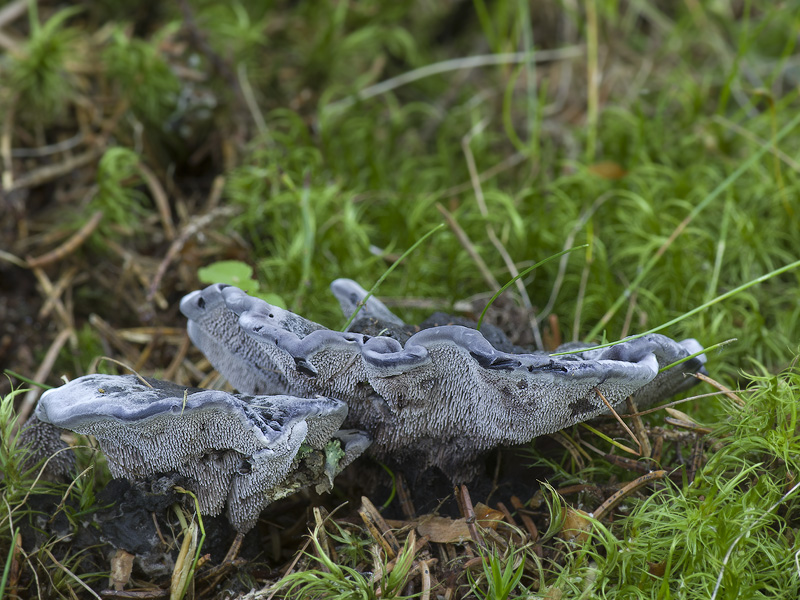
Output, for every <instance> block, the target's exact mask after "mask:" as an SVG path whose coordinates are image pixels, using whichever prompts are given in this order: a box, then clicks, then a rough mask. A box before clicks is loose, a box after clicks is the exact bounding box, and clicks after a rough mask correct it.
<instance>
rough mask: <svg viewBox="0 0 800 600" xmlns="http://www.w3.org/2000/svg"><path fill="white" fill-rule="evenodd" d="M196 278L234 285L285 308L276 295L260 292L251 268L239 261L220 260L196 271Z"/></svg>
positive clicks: (259, 285) (282, 301)
mask: <svg viewBox="0 0 800 600" xmlns="http://www.w3.org/2000/svg"><path fill="white" fill-rule="evenodd" d="M197 278H198V279H199V280H200V281H201V282H203V283H224V284H227V285H234V286H236V287H238V288H241V289H243V290H244V291H246V292H247V293H248V294H250V295H251V296H255V297H256V298H261V299H262V300H264V301H265V302H269V303H270V304H272V305H273V306H277V307H279V308H286V302H285V301H284V299H283V298H282V297H280V296H279V295H278V294H272V293H269V292H262V291H261V284H260V283H259V282H258V280H256V279H254V278H253V267H251V266H250V265H248V264H246V263H243V262H242V261H240V260H221V261H218V262H215V263H211V264H210V265H208V266H207V267H202V268H201V269H198V271H197Z"/></svg>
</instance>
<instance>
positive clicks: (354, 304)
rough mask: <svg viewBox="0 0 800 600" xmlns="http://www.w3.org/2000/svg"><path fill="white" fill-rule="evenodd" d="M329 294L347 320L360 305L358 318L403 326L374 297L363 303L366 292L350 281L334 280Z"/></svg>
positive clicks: (400, 321)
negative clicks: (332, 296)
mask: <svg viewBox="0 0 800 600" xmlns="http://www.w3.org/2000/svg"><path fill="white" fill-rule="evenodd" d="M331 292H333V295H334V296H336V299H337V300H338V301H339V306H341V307H342V313H344V316H345V317H348V318H349V317H350V315H352V314H353V313H354V312H355V311H356V309H357V308H358V306H359V305H361V310H360V311H359V312H358V316H359V317H360V318H373V319H377V320H379V321H383V322H385V323H389V324H392V325H405V323H404V322H403V320H402V319H401V318H400V317H398V316H397V315H395V314H394V313H393V312H392V311H390V310H389V309H388V308H386V305H385V304H384V303H383V302H381V301H380V300H378V299H377V298H376V297H375V296H370V297H369V298H367V301H366V302H364V298H366V297H367V293H368V292H367V290H365V289H364V288H362V287H361V286H360V285H358V284H357V283H356V282H355V281H353V280H352V279H334V280H333V282H332V283H331ZM351 326H352V323H351Z"/></svg>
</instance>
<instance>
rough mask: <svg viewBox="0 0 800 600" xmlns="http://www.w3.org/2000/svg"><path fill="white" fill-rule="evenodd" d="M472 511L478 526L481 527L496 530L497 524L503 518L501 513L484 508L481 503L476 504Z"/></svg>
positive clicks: (487, 507)
mask: <svg viewBox="0 0 800 600" xmlns="http://www.w3.org/2000/svg"><path fill="white" fill-rule="evenodd" d="M474 510H475V517H476V519H477V521H478V525H480V526H481V527H490V528H491V529H497V522H498V521H502V520H503V519H504V518H505V515H504V514H503V512H502V511H500V510H497V509H494V508H491V507H489V506H486V505H485V504H484V503H483V502H478V503H477V504H476V505H475V508H474Z"/></svg>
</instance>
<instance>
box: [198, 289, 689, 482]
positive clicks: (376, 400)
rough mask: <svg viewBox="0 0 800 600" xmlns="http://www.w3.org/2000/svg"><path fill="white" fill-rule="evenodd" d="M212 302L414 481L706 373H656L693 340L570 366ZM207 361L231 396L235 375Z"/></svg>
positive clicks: (458, 340) (651, 344)
mask: <svg viewBox="0 0 800 600" xmlns="http://www.w3.org/2000/svg"><path fill="white" fill-rule="evenodd" d="M334 289H335V290H336V291H337V296H339V298H340V303H341V304H342V306H343V308H344V312H345V313H347V312H348V310H350V309H351V308H352V307H353V306H355V305H357V303H358V302H360V300H358V299H357V298H358V295H359V294H364V295H365V294H366V293H365V292H364V290H363V289H362V288H360V286H358V285H357V284H353V285H345V284H344V283H342V280H337V283H336V284H335V285H334ZM343 295H345V296H346V297H345V299H344V301H343V300H342V296H343ZM222 296H223V299H224V301H225V305H226V307H227V308H228V310H230V311H231V313H234V314H235V315H237V316H238V327H239V329H240V331H239V332H237V333H236V334H235V335H233V334H228V335H227V336H226V337H227V338H236V337H237V336H240V335H241V332H244V333H245V334H246V335H248V336H250V337H251V338H252V339H253V340H255V341H256V342H257V343H258V348H259V349H260V351H261V356H262V360H263V361H264V362H265V363H268V364H270V365H271V366H274V367H277V369H278V370H279V372H280V374H281V376H282V377H283V378H284V379H285V380H286V383H287V386H288V389H290V390H292V393H301V394H303V395H314V394H324V395H334V396H336V397H338V398H341V399H342V400H344V401H345V402H347V404H348V406H349V416H348V420H347V423H348V424H349V425H350V426H353V427H358V428H362V429H365V430H367V431H368V432H369V433H370V434H371V435H372V436H373V438H374V443H373V445H372V447H371V452H372V453H373V454H375V455H377V456H378V457H380V458H381V459H384V460H393V461H395V462H398V463H401V464H403V463H404V464H412V465H414V466H415V467H418V468H423V469H424V468H426V467H429V466H436V467H439V468H441V469H442V470H444V471H445V472H446V473H448V474H450V475H451V478H453V479H454V481H459V480H465V479H466V478H469V476H470V474H471V473H472V468H471V466H470V463H471V462H472V461H474V459H475V458H476V457H477V456H479V455H480V454H481V453H483V452H485V451H487V450H489V449H491V448H494V447H496V446H498V445H505V444H516V443H523V442H527V441H530V440H531V439H533V438H535V437H536V436H539V435H543V434H546V433H552V432H554V431H558V430H559V429H563V428H564V427H568V426H570V425H574V424H576V423H578V422H581V421H585V420H588V419H591V418H593V417H596V416H598V415H599V414H601V413H603V412H607V411H608V408H607V405H606V402H604V400H603V398H605V400H606V401H608V403H610V404H611V405H612V406H619V405H620V403H621V402H622V401H624V399H625V398H627V397H628V396H631V395H632V396H633V397H634V398H635V399H637V400H639V401H640V402H641V403H642V404H645V403H651V402H654V401H657V400H659V399H663V398H666V397H669V396H670V395H672V394H674V393H677V392H678V391H681V390H682V389H684V388H686V387H689V386H690V385H692V384H693V383H694V379H693V378H685V377H684V376H683V373H694V372H696V371H698V370H700V369H702V367H703V363H704V362H705V357H704V356H703V355H699V356H696V357H693V358H691V359H688V360H687V361H686V362H684V363H682V364H681V365H680V366H678V367H674V368H672V369H670V370H668V371H667V372H665V373H659V370H660V369H661V368H662V367H664V366H666V365H669V364H672V363H673V362H676V361H678V360H680V359H684V358H687V357H688V356H690V355H691V354H694V353H696V352H700V351H702V348H701V346H700V345H699V344H698V343H697V342H696V341H695V340H684V341H683V342H680V343H678V342H675V341H673V340H671V339H669V338H667V337H665V336H662V335H658V334H651V335H647V336H644V337H640V338H634V339H630V340H627V341H623V342H621V343H619V344H617V345H615V346H612V347H610V348H606V349H600V350H586V351H581V349H582V348H588V346H585V345H581V344H574V343H573V344H569V345H566V347H565V348H564V350H570V351H573V352H574V353H573V354H569V355H565V356H551V355H549V354H547V353H544V352H532V353H530V352H524V351H519V352H506V351H501V350H499V349H498V348H497V347H495V345H493V344H492V343H490V342H489V341H488V340H487V339H486V337H484V335H483V334H482V333H481V332H479V331H477V330H475V329H471V328H468V327H465V326H463V325H443V326H433V327H430V328H428V329H423V330H422V331H419V332H418V333H414V334H413V335H410V337H408V336H406V335H400V334H399V333H398V331H400V330H402V329H403V327H405V328H406V330H409V329H411V328H409V327H408V326H405V325H403V326H401V325H400V324H398V323H397V321H399V320H398V319H396V318H394V319H391V318H390V319H389V320H388V321H386V325H387V326H388V327H393V328H394V330H393V331H394V332H395V337H398V338H399V339H394V337H389V336H386V335H378V336H370V335H367V334H365V333H363V332H358V331H350V332H337V331H331V330H328V329H324V328H322V326H320V325H317V324H314V323H311V322H309V321H307V320H305V319H302V317H299V316H297V315H294V319H291V318H288V317H287V315H286V314H285V313H286V312H287V311H283V313H280V314H279V313H277V312H275V310H274V308H275V307H272V306H271V305H269V304H267V303H266V302H264V301H263V300H260V299H258V298H254V297H251V296H248V295H247V294H246V293H244V292H243V291H241V290H239V289H237V288H233V287H227V288H225V289H224V290H222ZM362 299H363V296H362ZM376 306H378V308H375V307H376ZM367 308H368V310H367V312H368V319H371V320H378V322H379V323H380V320H381V319H385V318H386V317H387V315H386V314H385V313H384V309H385V307H384V306H383V305H382V304H380V305H375V304H373V305H371V306H370V305H369V303H368V305H367ZM385 310H386V312H388V309H385ZM370 313H371V315H370ZM290 314H291V313H290ZM389 315H391V313H389ZM187 316H189V315H187ZM391 316H392V317H393V315H391ZM190 322H191V317H190ZM226 322H228V323H230V322H232V319H231V317H228V318H227V321H226ZM290 323H291V324H295V325H292V326H287V324H290ZM296 323H303V327H302V328H299V327H297V326H296ZM401 323H402V322H401ZM358 325H359V322H356V326H358ZM400 333H402V331H400ZM495 337H497V336H495ZM500 342H501V343H502V339H500ZM503 345H504V346H505V344H503ZM508 347H510V348H512V349H514V347H513V346H511V345H510V344H508ZM200 349H201V350H203V351H205V348H204V347H203V345H200ZM229 355H231V356H235V352H233V351H230V352H229ZM207 356H208V357H209V360H211V362H212V364H214V366H215V367H216V368H217V369H218V370H219V371H220V372H221V373H222V374H223V375H224V376H225V377H227V378H228V380H229V381H230V382H231V383H232V384H233V385H234V386H235V387H238V385H239V382H238V381H237V380H236V372H237V371H236V369H230V368H228V365H226V364H222V363H215V361H214V359H213V358H212V356H211V355H210V354H207ZM226 369H227V370H226ZM601 396H602V397H601Z"/></svg>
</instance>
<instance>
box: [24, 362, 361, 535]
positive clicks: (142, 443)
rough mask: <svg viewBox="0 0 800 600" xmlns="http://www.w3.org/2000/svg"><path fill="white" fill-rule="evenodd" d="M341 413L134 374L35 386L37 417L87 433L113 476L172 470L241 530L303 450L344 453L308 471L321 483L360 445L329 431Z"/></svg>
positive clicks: (336, 407) (308, 402) (314, 403)
mask: <svg viewBox="0 0 800 600" xmlns="http://www.w3.org/2000/svg"><path fill="white" fill-rule="evenodd" d="M346 415H347V406H346V405H345V404H344V403H343V402H341V401H339V400H334V399H330V398H324V397H316V398H297V397H293V396H242V395H234V394H229V393H227V392H223V391H219V390H202V389H194V388H186V387H183V386H179V385H177V384H174V383H170V382H166V381H159V380H156V379H149V378H138V377H136V376H133V375H124V376H113V375H86V376H84V377H80V378H78V379H75V380H73V381H71V382H69V383H68V384H66V385H64V386H61V387H59V388H55V389H52V390H48V391H47V392H45V393H44V394H42V397H41V400H40V401H39V405H38V406H37V409H36V416H37V418H38V419H39V420H40V421H43V422H45V423H50V424H52V425H55V426H57V427H61V428H63V429H70V430H72V431H75V432H77V433H82V434H86V435H93V436H94V437H95V438H96V439H97V441H98V443H99V445H100V447H101V449H102V450H103V452H104V453H105V454H106V456H107V457H108V465H109V470H110V471H111V474H112V475H114V476H115V477H125V478H128V479H133V480H135V479H142V478H145V477H148V476H152V475H158V474H169V473H177V474H179V475H181V476H182V477H184V478H185V480H186V481H187V486H186V487H187V488H188V489H190V490H191V491H192V492H194V493H195V495H196V496H197V499H198V503H199V506H200V511H201V512H202V513H203V514H207V515H217V514H219V513H220V512H222V510H223V509H224V508H225V507H226V506H227V515H228V519H229V520H230V522H231V523H232V524H233V525H234V527H236V529H237V530H239V531H242V532H244V531H247V530H249V529H250V528H252V526H253V525H254V524H255V522H256V519H257V517H258V514H259V513H260V512H261V510H262V509H263V508H264V507H265V506H266V505H267V504H269V502H270V501H271V498H273V497H276V496H277V495H278V494H277V492H276V490H279V489H280V487H281V485H282V484H283V483H284V482H285V481H286V480H287V478H289V479H292V477H294V480H296V479H297V475H294V476H293V475H292V471H293V470H297V469H300V470H303V469H305V470H306V471H307V470H308V469H307V467H305V466H304V463H303V461H302V455H303V454H304V453H305V454H308V453H310V452H325V451H326V449H327V451H328V452H331V451H332V450H333V449H335V446H336V445H338V447H339V454H340V455H341V458H343V459H344V460H342V461H340V462H338V463H336V464H334V465H332V467H331V468H329V469H328V471H327V472H326V473H322V474H314V473H312V474H314V475H315V476H316V479H317V480H315V482H316V483H322V484H327V483H328V481H329V480H330V479H331V478H332V477H333V476H335V475H336V474H337V473H338V471H339V470H341V469H342V468H344V466H346V464H348V461H352V460H353V458H355V456H356V455H357V454H358V453H360V451H362V450H363V449H364V448H365V447H366V445H367V444H368V441H367V438H366V437H365V436H362V437H361V438H359V437H358V436H355V435H353V434H349V435H350V437H347V436H345V437H338V438H337V437H336V435H335V434H336V432H337V431H338V429H339V426H340V425H341V423H342V421H343V420H344V418H345V416H346ZM323 475H324V477H322V476H323ZM306 479H309V478H308V477H307V478H306ZM309 483H310V481H309ZM295 487H296V486H295Z"/></svg>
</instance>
